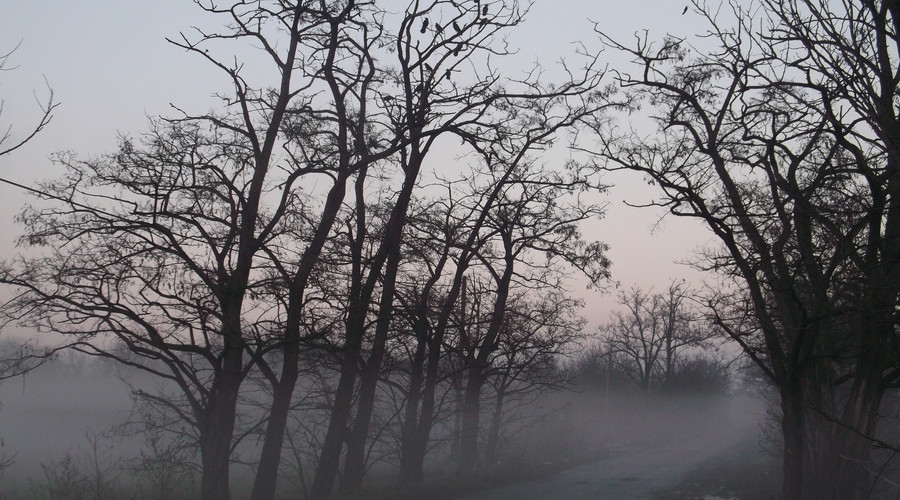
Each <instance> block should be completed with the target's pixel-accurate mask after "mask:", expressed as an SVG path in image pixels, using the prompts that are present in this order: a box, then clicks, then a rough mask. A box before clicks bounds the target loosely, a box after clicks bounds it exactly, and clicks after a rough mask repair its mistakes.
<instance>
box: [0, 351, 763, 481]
mask: <svg viewBox="0 0 900 500" xmlns="http://www.w3.org/2000/svg"><path fill="white" fill-rule="evenodd" d="M619 375H620V376H622V374H619ZM604 377H605V373H596V372H594V373H589V371H587V370H582V372H581V373H580V374H579V379H578V380H577V381H575V382H573V384H572V385H570V386H568V387H566V388H564V389H559V390H550V391H547V392H545V393H542V394H539V395H534V396H529V397H528V398H527V399H526V400H523V401H521V402H519V403H517V404H516V405H515V406H512V407H511V408H510V410H509V414H508V415H506V416H505V419H504V420H505V424H504V429H503V433H502V438H501V441H502V442H501V444H500V445H499V449H498V450H497V454H496V456H495V457H494V462H493V463H491V464H488V465H487V466H486V467H485V470H487V471H490V473H489V474H488V475H487V476H485V480H484V483H483V484H480V485H477V486H474V487H473V486H472V485H465V484H463V485H461V486H453V484H454V482H455V481H456V480H455V479H454V477H455V475H454V472H453V460H452V456H451V455H452V453H453V452H452V445H450V444H449V443H445V444H444V445H439V446H437V447H436V449H435V450H434V453H433V456H431V458H430V459H429V462H428V466H427V468H428V471H429V476H430V477H431V478H432V480H433V481H435V482H434V484H436V485H437V486H433V487H432V488H434V491H431V492H430V493H429V495H431V496H433V495H438V498H471V499H490V498H547V497H548V496H550V495H551V493H552V492H554V491H557V492H558V491H560V489H561V488H562V489H563V491H566V490H565V488H570V489H571V490H570V491H569V493H563V494H564V495H567V496H566V498H630V496H629V495H632V494H634V495H636V494H637V493H638V492H640V491H644V490H637V489H635V486H634V483H635V482H637V481H638V480H640V484H642V485H643V487H645V488H646V491H652V492H655V493H657V494H660V495H663V494H665V493H666V492H671V491H673V490H677V487H678V485H679V482H680V481H683V480H684V479H685V478H686V477H688V475H689V473H691V472H693V471H697V470H703V469H704V468H709V464H708V463H707V462H708V461H709V460H710V459H714V458H716V457H720V456H722V455H723V454H725V453H727V452H728V451H729V450H734V449H737V448H738V447H739V446H744V447H745V448H746V447H747V445H748V443H749V444H750V447H749V453H747V450H746V449H745V450H741V452H742V453H746V456H747V457H752V456H756V457H762V458H763V459H766V460H774V453H772V454H769V455H766V454H764V453H761V452H760V450H761V448H760V445H761V444H762V443H763V442H764V437H763V436H762V434H761V430H762V424H763V421H764V419H765V417H766V402H765V401H764V400H763V399H762V398H761V397H760V395H758V394H755V393H753V392H752V391H747V390H746V389H742V388H740V387H730V388H729V390H726V391H714V392H713V393H703V392H702V391H701V392H688V393H680V394H679V393H675V394H660V393H657V394H652V395H648V394H642V393H641V392H640V391H638V390H637V389H636V387H635V386H634V385H633V384H630V383H628V382H625V381H624V380H622V379H621V378H620V379H619V380H618V381H616V380H615V378H613V380H612V387H611V388H610V389H609V391H607V384H609V381H608V380H606V379H605V378H604ZM126 382H127V383H126ZM154 387H155V388H156V389H158V388H159V384H158V382H156V381H154V380H153V378H152V377H149V376H147V375H145V374H142V373H140V372H138V371H135V370H130V369H127V368H122V367H121V366H117V365H115V364H113V363H110V362H108V361H103V360H98V359H92V358H88V357H86V356H83V355H78V354H75V353H68V354H67V355H64V356H62V357H61V358H59V359H56V360H54V361H52V362H49V363H47V364H45V365H43V366H41V367H40V368H38V369H36V370H34V371H32V372H30V373H28V374H27V375H25V376H24V377H19V378H14V379H9V380H5V381H3V383H2V384H0V401H3V408H2V410H0V411H2V417H3V418H2V419H0V436H2V437H3V441H4V445H5V446H4V448H3V452H4V453H5V454H6V456H12V457H13V458H14V460H15V463H14V464H13V465H12V466H10V467H9V468H8V469H6V470H4V471H3V475H2V480H0V496H2V498H7V499H18V498H84V497H86V498H100V497H104V498H120V497H121V495H127V496H128V497H129V498H168V497H169V495H173V494H174V495H176V496H179V495H180V497H184V498H191V497H192V495H193V494H196V489H195V488H196V483H195V482H196V481H197V471H196V469H194V470H193V472H191V471H190V470H185V469H184V468H185V467H187V468H188V469H191V468H193V467H196V465H190V464H191V462H192V459H191V456H190V455H184V456H182V457H181V459H182V460H185V461H184V462H180V463H170V464H164V463H162V462H160V463H158V464H157V469H155V470H153V468H152V464H153V462H152V461H151V460H148V459H149V458H150V457H151V456H153V455H154V454H156V458H157V459H160V460H161V461H165V460H171V461H173V462H175V461H176V456H175V455H168V456H160V453H159V452H160V450H161V449H162V448H164V446H162V447H159V448H154V445H156V446H159V445H161V444H162V442H158V443H151V442H150V440H148V436H147V435H143V434H142V431H143V432H146V429H147V428H146V427H141V426H140V425H138V426H135V425H130V426H129V425H123V424H127V423H128V422H131V423H132V424H135V423H137V422H139V420H140V416H139V415H137V414H136V413H135V408H134V400H133V398H132V391H133V390H141V389H143V390H149V389H151V388H154ZM244 410H245V411H247V412H248V413H252V412H253V410H252V408H250V407H249V406H246V407H244ZM302 411H303V410H301V412H302ZM324 417H325V414H324V413H321V412H319V415H318V416H316V412H315V411H314V410H311V409H309V408H307V409H306V410H305V413H301V414H298V415H297V418H298V419H299V420H305V421H306V422H307V423H309V425H310V426H312V427H315V423H314V422H316V421H318V422H320V425H321V423H324V421H325V418H324ZM484 418H485V421H490V414H489V412H486V413H485V415H484ZM451 419H452V417H451ZM443 428H444V431H443V432H448V433H449V432H452V423H451V422H446V423H445V424H443ZM298 429H299V428H298ZM306 430H307V431H312V432H313V433H318V434H321V433H322V432H324V426H322V427H320V428H318V429H311V428H309V427H308V428H307V429H306ZM387 432H388V433H390V432H392V431H390V430H388V431H387ZM443 438H444V437H443V436H442V435H441V434H440V433H438V435H437V436H436V440H437V441H438V442H440V441H441V440H442V439H443ZM259 439H260V437H259V435H258V433H257V434H253V433H251V435H250V436H249V437H247V438H245V440H244V442H243V444H242V445H241V446H240V447H239V452H238V453H236V456H237V457H239V459H238V461H239V462H243V463H233V464H232V466H231V467H232V472H233V473H232V477H233V479H232V483H233V486H232V488H233V491H234V495H235V498H244V497H246V496H247V495H248V494H249V487H250V481H251V478H252V470H253V464H254V462H255V460H256V459H257V456H258V453H259ZM161 441H165V439H163V440H161ZM484 444H485V443H484V442H483V443H482V445H484ZM745 458H746V457H745ZM660 461H663V462H668V463H666V464H665V465H664V466H662V465H661V464H660ZM166 466H168V467H169V469H168V470H167V469H166ZM585 467H587V468H588V469H585ZM591 467H593V469H590V468H591ZM669 469H671V470H669ZM579 470H588V471H589V472H581V474H582V475H583V476H584V477H582V478H581V479H576V480H567V479H565V478H566V477H567V476H566V474H578V473H579V472H578V471H579ZM295 473H296V471H292V470H290V468H289V467H285V468H284V469H283V474H284V475H285V476H287V477H290V476H291V474H295ZM397 474H398V471H397V462H396V457H391V456H390V454H388V455H386V456H383V457H381V458H380V459H376V460H375V461H374V462H373V464H372V468H371V471H370V473H369V475H368V476H367V484H369V487H368V489H367V490H366V491H368V492H369V493H366V492H363V493H360V494H358V495H357V496H353V495H349V496H346V498H369V497H371V496H372V495H374V497H378V498H416V495H417V494H416V493H415V491H412V492H410V491H402V490H397V489H395V488H394V487H393V485H395V484H396V480H397ZM585 474H587V475H585ZM554 478H558V479H554ZM559 478H561V479H559ZM586 478H589V479H586ZM554 480H556V481H562V482H561V483H560V482H557V483H554V482H553V481H554ZM604 481H606V482H607V483H609V484H606V483H604ZM773 481H774V480H773ZM543 482H545V484H543V486H542V485H541V484H542V483H543ZM192 483H194V485H193V486H191V484H192ZM772 484H774V483H772ZM516 485H525V486H523V487H522V488H520V489H519V490H516V489H515V488H516ZM578 485H581V486H580V487H581V488H586V487H587V486H585V485H593V486H592V488H593V489H591V490H586V491H589V492H590V493H589V494H587V493H584V492H583V491H581V490H579V489H578V488H579V486H578ZM611 485H612V486H611ZM615 485H618V486H615ZM622 485H625V486H626V489H621V488H622ZM629 485H631V486H629ZM498 488H499V489H498ZM479 490H481V493H478V491H479ZM601 490H602V491H603V492H605V495H607V496H598V495H599V493H598V491H601ZM66 491H68V493H66V494H64V492H66ZM191 491H193V492H194V493H191ZM290 491H291V490H290V488H285V489H284V491H283V492H282V493H281V494H280V495H279V498H296V494H295V493H290ZM378 491H381V493H375V492H378ZM710 491H713V490H710ZM66 495H68V496H66ZM342 498H344V497H342ZM660 498H664V497H662V496H661V497H660ZM671 498H676V497H671ZM677 498H680V497H677ZM685 498H686V497H685Z"/></svg>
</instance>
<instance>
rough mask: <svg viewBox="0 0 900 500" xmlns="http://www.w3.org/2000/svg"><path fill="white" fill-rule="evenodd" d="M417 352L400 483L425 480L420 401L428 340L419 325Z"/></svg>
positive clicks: (402, 440) (404, 428)
mask: <svg viewBox="0 0 900 500" xmlns="http://www.w3.org/2000/svg"><path fill="white" fill-rule="evenodd" d="M416 337H417V339H418V340H417V342H416V351H415V353H414V354H413V359H412V363H411V365H410V376H409V388H408V389H407V391H406V409H405V410H404V417H403V426H402V427H401V430H400V482H401V483H403V484H410V483H420V482H422V481H423V480H424V479H425V474H424V467H423V465H424V463H423V462H424V458H425V457H424V455H422V454H421V453H420V450H422V449H424V447H422V446H420V443H419V442H418V439H419V418H418V416H419V404H420V403H421V401H422V382H423V381H424V375H425V353H426V351H427V345H428V339H427V338H425V331H424V328H416Z"/></svg>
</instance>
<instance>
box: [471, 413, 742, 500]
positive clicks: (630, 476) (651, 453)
mask: <svg viewBox="0 0 900 500" xmlns="http://www.w3.org/2000/svg"><path fill="white" fill-rule="evenodd" d="M757 432H758V426H756V425H746V426H737V427H732V428H730V429H728V430H727V431H725V430H710V432H708V433H704V432H698V433H696V434H695V435H694V436H691V437H690V438H677V439H672V440H671V441H669V442H665V443H654V444H643V445H641V446H640V447H632V448H623V449H619V450H614V451H612V452H611V453H610V456H609V457H607V458H606V459H603V460H600V461H597V462H593V463H589V464H585V465H581V466H578V467H575V468H572V469H569V470H566V471H563V472H560V473H558V474H555V475H553V476H550V477H546V478H541V479H539V480H535V481H531V482H525V483H519V484H515V485H508V486H504V487H501V488H496V489H492V490H486V491H481V492H478V493H476V494H471V495H466V496H463V497H460V500H506V499H508V500H513V499H515V500H543V499H567V500H578V499H582V500H605V499H608V500H629V499H632V500H638V499H647V500H650V499H654V498H659V496H660V494H661V493H662V492H667V491H670V490H672V489H673V488H675V487H676V486H677V485H678V484H679V482H680V481H681V480H682V479H683V478H684V477H685V476H686V475H688V474H689V473H691V472H693V471H695V470H696V469H697V468H698V467H700V466H701V464H703V463H704V462H707V461H709V460H710V459H713V458H716V457H719V456H722V455H723V454H725V453H726V452H728V451H729V450H731V449H733V448H735V447H736V446H738V444H739V443H740V442H742V441H746V440H747V439H753V436H754V435H755V434H756V433H757ZM713 498H714V497H713Z"/></svg>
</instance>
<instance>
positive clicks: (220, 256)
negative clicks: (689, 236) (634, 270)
mask: <svg viewBox="0 0 900 500" xmlns="http://www.w3.org/2000/svg"><path fill="white" fill-rule="evenodd" d="M198 5H199V6H200V7H201V8H203V9H204V10H206V11H207V12H209V13H210V14H211V15H215V16H221V17H224V18H225V19H226V20H227V21H226V22H227V26H228V28H227V30H225V31H223V32H219V33H207V32H199V31H198V32H196V33H193V34H185V35H183V36H182V38H180V39H174V40H170V41H171V42H172V43H173V44H175V45H177V46H179V47H181V48H183V49H185V50H186V51H188V52H191V53H193V54H195V55H196V56H198V57H200V58H202V59H205V60H206V61H208V62H209V63H210V64H212V65H214V66H216V67H217V68H219V69H220V70H221V71H222V72H223V74H224V75H225V76H226V77H227V79H228V81H229V83H230V85H231V91H230V92H223V93H222V94H221V95H222V97H221V107H220V109H218V110H216V111H211V112H208V113H204V114H199V115H196V114H191V113H189V112H187V111H184V112H180V114H179V115H178V116H175V117H167V118H158V119H155V120H153V121H152V122H151V128H150V131H149V132H148V133H146V134H144V135H143V136H141V137H139V138H137V139H134V138H130V137H126V138H122V139H121V142H120V146H119V148H118V151H116V152H115V153H113V154H111V155H107V156H103V157H98V158H93V159H88V160H82V159H79V158H76V157H73V156H71V155H68V154H61V155H58V156H57V157H56V162H57V163H58V164H59V165H61V166H62V167H63V168H64V169H65V175H64V176H63V177H61V178H59V179H57V180H54V181H50V182H46V183H44V184H42V185H41V186H40V188H39V191H40V192H41V195H40V196H41V197H42V198H43V199H44V200H45V201H46V202H40V203H38V204H36V205H35V206H34V207H31V208H28V209H26V210H25V211H24V212H23V213H22V215H21V216H20V220H21V222H22V223H23V225H24V227H25V235H24V236H23V237H22V240H21V241H22V243H23V244H24V245H27V246H28V247H30V250H29V252H30V253H31V256H29V257H20V258H17V259H15V260H12V261H9V262H6V263H5V264H4V265H3V267H2V270H0V282H3V283H5V284H7V285H11V286H13V287H14V288H15V289H16V292H15V296H14V298H13V299H12V300H10V301H8V302H6V303H5V304H4V305H3V307H2V314H3V315H4V316H5V318H6V320H7V321H8V322H16V323H18V324H20V325H24V326H27V327H32V328H36V329H38V330H41V331H52V332H57V333H62V334H64V337H65V338H66V340H65V341H64V343H65V344H66V345H67V346H69V347H71V348H73V349H76V350H78V351H81V352H85V353H88V354H92V355H97V356H102V357H106V358H110V359H114V360H116V361H118V362H120V363H122V364H124V365H127V366H131V367H136V368H139V369H141V370H144V371H146V372H148V373H150V374H152V375H154V376H155V377H157V378H159V379H160V380H162V381H165V385H164V386H163V387H164V389H163V390H160V391H154V390H152V389H150V388H137V390H136V394H137V395H138V396H139V397H140V398H141V399H142V405H143V408H145V412H144V414H145V415H148V422H149V423H150V425H154V426H157V427H164V428H166V429H167V430H169V431H171V432H172V433H174V435H176V436H184V435H187V436H189V437H190V438H191V439H194V440H195V441H196V446H197V449H198V450H199V462H200V469H201V475H200V476H201V488H200V489H201V496H202V497H203V498H209V499H213V498H215V499H225V498H229V495H230V489H229V467H230V463H231V458H232V457H233V454H234V451H235V449H236V447H237V446H238V444H239V443H240V442H241V441H242V439H244V438H245V437H246V436H247V435H250V434H253V433H258V434H259V435H260V441H261V450H260V452H259V457H258V461H257V466H256V471H255V472H256V473H255V481H254V485H253V491H252V497H253V498H258V499H263V498H273V497H274V495H275V492H276V484H277V483H276V480H277V477H278V471H279V466H280V464H281V463H282V454H283V448H284V443H285V442H286V437H288V433H290V432H292V429H291V427H290V426H289V422H290V421H291V415H292V408H293V407H294V406H295V404H296V403H297V402H298V401H301V402H302V401H306V399H307V397H308V396H310V395H311V394H321V395H324V397H325V398H327V399H326V401H325V402H323V403H322V404H323V405H325V406H326V408H327V419H326V420H327V424H326V425H325V426H324V429H323V430H322V432H321V433H320V434H319V435H316V436H315V437H314V438H313V439H312V440H313V441H316V442H317V445H316V449H315V459H314V464H313V465H314V473H313V474H312V478H311V484H310V485H309V487H308V490H309V495H310V497H311V498H326V497H328V496H330V494H331V493H332V491H333V490H334V485H335V481H336V480H337V478H338V477H339V478H340V483H341V487H342V488H344V489H353V488H356V487H358V486H360V484H361V483H362V480H363V476H364V474H365V472H366V470H367V467H368V466H369V465H371V457H370V452H371V451H372V449H373V441H372V439H373V436H377V434H378V432H380V431H381V430H382V428H381V427H379V426H378V425H376V420H377V419H378V418H381V416H382V415H381V414H380V413H379V412H377V411H376V409H377V408H378V407H379V405H381V404H382V402H383V401H384V399H385V396H384V391H383V387H384V386H385V385H386V384H387V385H389V386H390V387H394V388H396V387H399V392H400V394H401V397H400V401H401V403H400V405H399V406H398V407H397V408H396V412H397V413H396V418H400V419H401V420H402V425H401V431H400V436H399V440H398V441H399V445H398V449H396V450H393V452H394V454H395V455H399V462H400V469H401V476H402V477H403V478H404V480H407V481H420V480H422V478H423V476H424V467H423V464H424V461H425V458H426V455H427V453H428V451H429V450H430V449H431V447H432V446H433V444H434V442H435V437H434V432H435V431H434V429H435V426H436V424H437V423H438V422H439V421H440V420H441V419H444V418H446V414H447V413H446V411H445V412H443V413H441V410H442V408H446V405H443V401H442V398H446V397H447V392H448V391H449V390H450V388H453V389H455V390H456V391H457V392H458V398H457V400H458V402H459V404H458V408H453V411H454V412H457V413H458V414H459V416H460V418H459V428H458V440H457V442H458V454H457V455H458V465H457V470H458V473H459V474H462V475H467V474H470V473H471V472H472V471H473V470H474V467H475V466H476V464H477V463H479V461H480V456H481V455H480V453H479V434H480V432H481V430H482V429H483V428H484V427H485V426H484V424H483V423H482V422H481V421H480V417H481V415H482V413H483V411H482V408H481V403H482V400H483V399H484V397H485V395H486V394H487V393H488V392H490V391H493V394H494V401H496V411H495V412H494V415H496V417H497V419H500V418H501V417H502V410H503V404H504V400H505V398H507V397H512V395H514V394H516V393H521V392H523V391H526V392H527V391H529V390H530V389H529V387H531V386H533V384H553V383H554V381H555V380H556V378H555V376H554V375H553V374H552V373H551V372H552V371H551V370H549V367H551V366H552V364H553V360H554V356H555V355H556V354H557V353H558V352H559V351H560V350H561V349H562V348H563V347H564V346H565V345H566V344H567V343H568V342H569V341H570V340H571V339H573V338H574V337H575V336H576V335H577V332H578V331H579V328H580V323H579V320H578V319H577V318H575V317H574V316H573V311H574V309H575V307H576V305H577V303H576V302H575V301H573V300H572V299H569V298H567V297H565V295H564V294H563V293H562V290H564V288H565V287H564V281H565V279H566V275H567V273H568V272H569V271H566V269H569V270H578V271H580V272H583V273H585V274H586V275H587V276H588V277H589V279H590V280H591V281H593V282H598V283H599V282H600V281H602V280H603V279H605V278H606V276H607V268H608V262H607V260H606V258H605V255H604V251H605V247H604V246H603V245H602V244H599V243H589V242H585V241H583V240H582V238H581V236H580V234H579V232H578V226H579V223H580V222H581V221H584V220H586V219H588V218H590V217H594V216H597V215H599V214H600V208H599V207H598V206H596V205H592V204H590V203H588V202H586V201H584V200H583V199H582V197H581V196H579V194H580V193H583V192H584V191H588V190H596V189H598V188H600V186H597V185H595V184H593V183H592V182H591V180H590V177H589V176H588V175H587V174H588V173H589V170H588V169H586V168H585V167H584V166H582V165H580V164H577V163H574V162H572V163H568V164H564V165H546V164H543V163H542V162H541V161H540V155H541V154H542V153H543V152H545V151H547V150H548V149H549V148H550V147H551V146H552V144H553V142H554V141H557V140H565V138H566V131H567V130H568V129H570V128H572V127H573V126H574V125H576V124H577V123H578V121H579V120H581V119H583V118H585V117H588V116H591V115H593V114H595V113H598V112H599V111H600V110H601V109H603V108H604V107H607V106H609V105H610V104H609V101H608V100H607V99H606V98H605V97H606V96H605V94H604V93H602V92H599V91H598V90H597V88H598V82H599V79H600V77H601V74H600V72H598V71H597V70H595V69H594V68H593V64H594V61H593V60H587V61H586V63H587V66H585V67H583V68H580V69H579V70H578V71H573V72H571V73H569V74H568V75H569V78H567V79H565V80H563V81H559V82H554V83H552V84H550V83H544V82H542V81H541V79H540V78H539V74H540V71H539V70H538V68H535V70H534V71H533V72H531V73H529V74H526V75H525V76H523V77H522V78H519V79H513V78H509V77H506V76H504V75H501V74H500V73H499V72H498V71H497V69H496V68H495V67H494V65H493V64H494V62H493V61H494V60H495V59H497V58H502V57H503V56H507V55H510V54H511V53H510V52H509V51H508V49H507V48H506V46H505V45H504V43H503V34H504V32H506V31H508V30H509V29H511V28H513V27H515V26H516V25H518V24H519V23H520V22H521V20H522V17H523V15H524V14H525V11H526V10H527V6H524V5H520V4H519V3H517V2H507V3H502V4H501V3H487V2H485V3H484V4H482V3H481V2H466V3H465V4H463V3H456V2H447V1H445V0H433V1H428V2H420V1H415V2H412V3H411V4H409V6H408V7H407V8H406V9H405V10H403V11H401V12H400V13H399V14H394V13H391V12H389V11H387V10H384V8H383V7H382V6H380V5H379V4H378V3H376V2H374V1H353V0H350V1H349V2H322V1H297V2H288V1H269V2H254V3H246V2H234V3H232V4H230V5H224V6H223V5H219V4H216V3H205V2H198ZM235 43H238V44H241V43H245V44H249V45H251V46H253V47H256V48H258V52H259V53H258V54H255V55H257V56H262V58H263V59H264V60H265V61H267V62H268V69H267V70H263V71H261V72H258V73H253V74H250V73H249V72H248V71H247V70H245V66H244V63H243V61H241V60H240V59H239V58H238V57H234V56H231V55H227V52H228V51H229V50H233V51H234V52H235V53H239V52H240V51H241V50H243V49H242V48H241V47H238V48H234V47H231V46H232V44H235ZM229 47H231V48H229ZM253 62H254V67H255V68H257V69H256V70H255V71H260V69H259V65H260V64H261V63H260V61H259V59H258V58H257V59H256V60H254V61H253ZM266 71H267V72H266ZM454 142H455V143H456V144H461V145H460V146H458V147H457V150H456V151H457V153H455V156H451V155H447V154H445V153H442V152H441V150H442V149H444V150H445V149H446V148H447V147H448V146H449V145H450V144H454ZM323 366H324V367H325V368H322V367H323ZM315 372H318V373H320V374H322V373H324V376H319V377H312V376H310V375H309V374H310V373H315ZM315 381H320V382H321V383H322V384H324V386H325V387H326V389H325V390H324V391H321V392H319V391H318V389H317V388H316V387H315ZM253 408H259V409H260V410H258V411H254V410H253ZM401 415H402V416H401ZM498 423H499V420H497V421H496V422H494V423H493V424H492V426H491V430H490V434H491V435H492V437H491V438H490V439H489V442H490V443H491V444H489V445H488V448H489V449H490V450H493V451H491V452H490V453H495V451H496V448H497V441H498V435H499V432H500V431H499V424H498ZM495 427H496V428H495Z"/></svg>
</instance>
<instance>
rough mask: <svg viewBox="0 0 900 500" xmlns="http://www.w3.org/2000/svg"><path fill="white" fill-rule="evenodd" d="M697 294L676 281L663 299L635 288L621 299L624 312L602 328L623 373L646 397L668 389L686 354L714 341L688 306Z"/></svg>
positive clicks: (620, 296)
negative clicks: (653, 391) (655, 390)
mask: <svg viewBox="0 0 900 500" xmlns="http://www.w3.org/2000/svg"><path fill="white" fill-rule="evenodd" d="M693 293H694V292H692V290H691V289H690V288H688V287H687V285H686V284H685V282H684V281H683V280H681V281H672V282H671V283H670V284H669V287H668V288H667V289H666V291H665V292H663V293H653V292H652V291H650V292H645V291H643V290H641V289H640V288H638V287H633V288H631V289H630V290H628V291H623V292H621V293H620V294H619V300H618V303H619V305H620V306H622V307H623V308H624V311H615V312H613V313H612V318H611V321H610V322H609V323H608V324H606V325H604V326H603V327H601V335H602V336H603V338H604V340H605V342H606V343H607V345H608V346H609V349H610V350H611V351H612V352H614V353H618V354H619V355H621V356H620V358H619V359H621V360H622V361H624V364H623V365H622V367H621V368H622V369H623V370H624V371H625V372H626V373H628V374H629V376H631V378H632V379H633V380H634V382H635V383H637V384H638V386H639V387H640V388H641V391H643V392H645V393H649V392H650V390H651V388H652V387H653V386H654V385H656V386H664V385H665V384H666V383H667V382H668V381H669V380H670V379H671V378H672V377H673V376H674V374H675V370H676V368H677V365H678V361H679V355H680V354H681V353H682V351H683V350H684V349H685V348H690V347H702V346H703V345H704V343H705V342H706V341H707V340H709V339H710V338H711V337H712V336H713V332H712V331H711V330H710V329H709V328H707V327H706V325H704V324H703V322H702V321H701V318H700V316H699V314H698V313H697V312H695V311H693V310H692V308H691V306H690V305H689V304H688V303H687V302H686V301H687V299H688V297H689V296H690V295H692V294H693Z"/></svg>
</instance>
